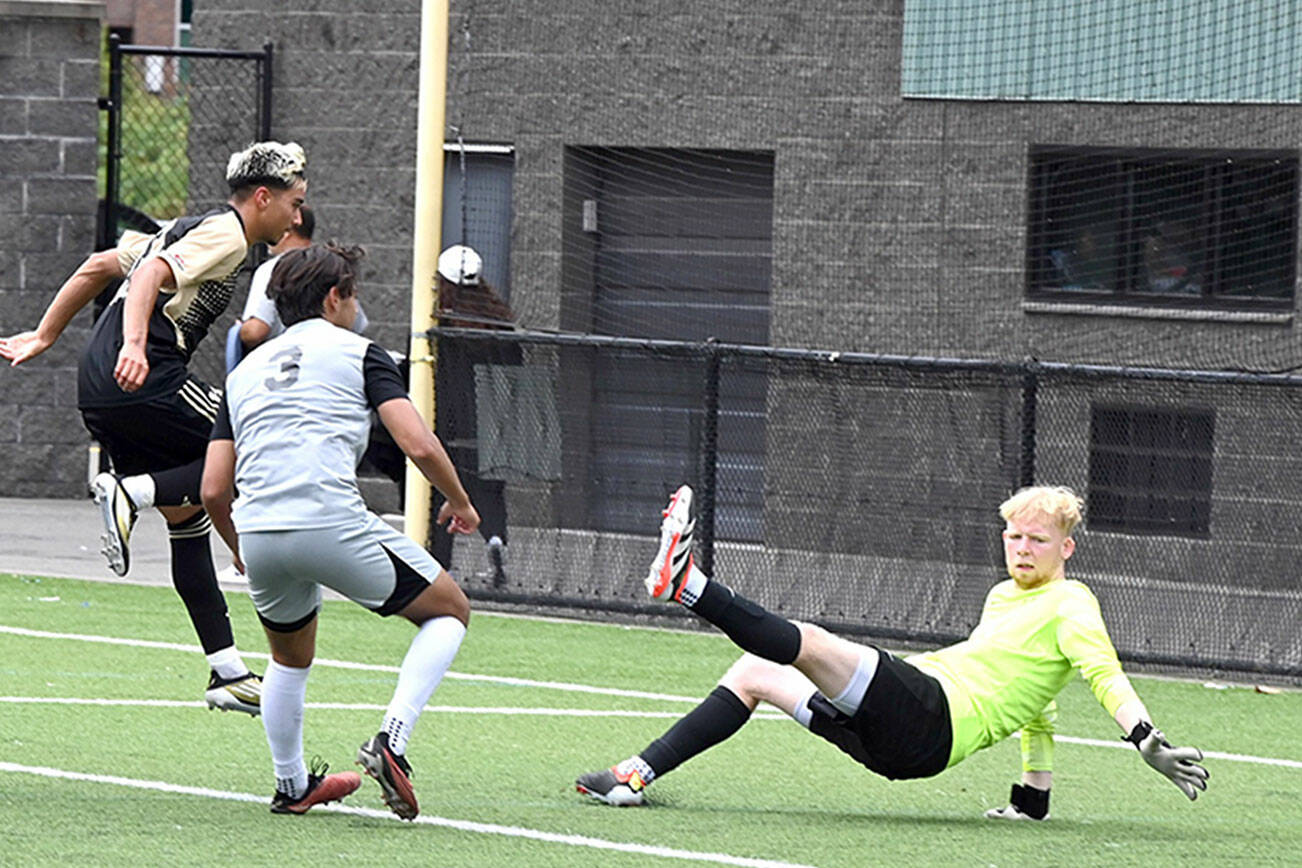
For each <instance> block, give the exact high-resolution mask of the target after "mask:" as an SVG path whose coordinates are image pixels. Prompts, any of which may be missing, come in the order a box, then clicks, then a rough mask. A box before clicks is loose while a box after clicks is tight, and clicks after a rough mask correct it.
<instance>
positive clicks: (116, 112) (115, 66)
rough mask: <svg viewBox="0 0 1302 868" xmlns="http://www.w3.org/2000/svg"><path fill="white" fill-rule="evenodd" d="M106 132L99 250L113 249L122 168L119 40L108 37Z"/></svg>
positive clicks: (114, 37) (120, 41)
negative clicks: (102, 222)
mask: <svg viewBox="0 0 1302 868" xmlns="http://www.w3.org/2000/svg"><path fill="white" fill-rule="evenodd" d="M108 84H109V92H108V124H107V127H108V130H107V135H106V136H105V138H106V141H105V143H104V145H105V147H104V150H105V161H106V164H105V166H104V227H103V233H104V234H103V237H101V238H100V249H101V250H108V249H109V248H111V247H116V246H117V241H118V196H119V190H118V187H119V184H120V178H121V164H122V39H121V37H119V36H118V35H117V34H116V33H112V34H109V82H108Z"/></svg>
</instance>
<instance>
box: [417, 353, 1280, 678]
mask: <svg viewBox="0 0 1302 868" xmlns="http://www.w3.org/2000/svg"><path fill="white" fill-rule="evenodd" d="M452 334H458V335H460V337H451V336H450V335H452ZM492 340H497V341H502V340H505V341H519V342H521V343H523V354H522V364H519V365H493V364H485V365H478V366H476V367H475V374H474V380H475V389H476V396H477V404H478V422H477V429H478V431H477V433H478V449H477V457H476V458H475V460H474V463H473V465H469V464H466V463H465V461H464V460H463V466H462V468H461V470H462V473H463V475H467V474H472V475H473V474H477V475H479V476H487V477H491V478H494V479H500V480H501V481H502V482H503V483H504V485H503V488H502V490H503V496H504V505H505V512H506V516H507V518H506V526H507V528H508V529H509V545H508V549H507V550H508V560H507V565H506V578H505V581H500V580H499V581H495V580H494V579H493V576H492V573H491V571H490V570H489V569H488V561H487V556H486V553H485V551H483V543H482V541H481V540H480V539H479V538H478V537H475V538H459V539H458V540H457V541H456V545H455V547H454V552H453V564H452V567H453V571H454V573H455V574H456V575H457V576H458V578H459V579H460V580H462V581H463V582H464V583H465V584H466V586H467V587H468V588H469V589H470V590H471V591H472V592H474V593H475V594H476V595H478V596H481V597H488V598H497V599H502V600H516V601H530V602H536V603H542V604H546V605H564V606H578V607H584V608H593V609H603V610H612V611H654V612H656V613H658V614H663V613H665V611H666V610H665V609H664V608H663V607H660V606H658V605H656V606H651V605H650V604H649V602H648V601H647V599H646V597H645V595H644V592H643V589H642V583H641V580H642V578H643V577H644V576H645V574H646V570H647V567H648V564H649V562H650V559H651V557H652V556H653V554H654V550H655V547H656V535H657V532H658V525H659V520H660V509H662V508H663V505H664V503H665V502H666V501H667V499H668V496H669V494H670V493H671V492H672V491H673V490H674V488H676V487H677V486H678V485H679V484H681V483H682V482H689V483H691V484H692V485H693V486H694V487H695V488H696V490H697V504H698V521H697V538H698V540H699V544H698V548H697V552H696V556H697V559H698V562H699V563H701V564H702V565H703V566H704V567H705V568H707V570H713V571H714V572H716V573H717V575H718V576H719V577H720V578H721V579H723V580H725V581H726V582H728V583H729V584H731V585H733V586H734V587H736V588H737V589H738V590H740V591H742V592H743V593H746V594H747V595H749V596H752V597H754V598H755V599H756V600H758V601H760V602H762V603H763V604H764V605H766V606H769V607H771V608H773V609H774V610H776V611H778V612H781V613H783V614H784V615H788V616H791V617H798V618H803V619H809V620H814V621H817V622H820V623H823V624H826V625H828V626H831V627H834V628H836V629H839V630H843V631H846V632H851V633H857V634H863V635H869V636H875V637H880V638H885V639H891V638H895V639H908V640H919V641H936V642H947V641H954V640H958V639H961V638H963V637H965V636H966V635H967V633H968V632H969V631H970V630H971V629H972V628H973V627H974V626H975V624H976V620H977V618H978V616H979V614H980V608H981V603H982V600H983V599H984V596H985V594H986V592H987V591H988V589H989V588H990V586H991V585H993V584H994V583H995V582H997V581H999V580H1001V579H1002V578H1004V576H1005V574H1004V571H1003V567H1002V554H1001V546H1000V541H999V532H1000V530H1001V529H1002V521H1001V520H1000V518H999V517H998V514H997V508H998V505H999V503H1000V502H1001V501H1002V500H1003V499H1004V498H1005V497H1007V496H1008V495H1009V494H1010V493H1012V492H1013V491H1014V490H1015V489H1016V488H1017V487H1019V485H1020V484H1021V483H1022V481H1024V480H1027V479H1034V481H1036V482H1041V483H1049V484H1062V485H1068V486H1071V487H1072V488H1074V489H1075V490H1076V491H1077V492H1078V493H1080V494H1081V495H1082V496H1083V497H1085V499H1086V501H1087V520H1086V524H1085V526H1084V527H1083V528H1082V529H1081V530H1080V531H1079V532H1078V534H1077V537H1078V542H1079V546H1078V548H1077V554H1076V555H1075V556H1074V557H1073V559H1072V560H1071V561H1070V563H1069V569H1068V573H1069V577H1072V578H1078V579H1081V580H1083V581H1085V582H1087V583H1088V584H1089V585H1090V586H1091V587H1092V588H1093V589H1094V591H1095V593H1096V594H1097V595H1098V597H1099V599H1100V602H1101V604H1102V606H1103V609H1104V614H1105V617H1106V618H1107V619H1108V622H1109V624H1110V626H1111V629H1112V632H1113V638H1114V640H1115V641H1116V644H1117V647H1118V651H1119V652H1120V654H1121V655H1122V656H1123V658H1126V659H1131V660H1142V661H1149V662H1155V663H1168V664H1176V665H1199V666H1211V667H1224V668H1237V669H1257V670H1262V671H1270V672H1279V673H1292V674H1298V673H1302V637H1299V635H1298V633H1297V629H1296V628H1297V624H1298V623H1299V620H1300V618H1302V583H1300V582H1299V579H1298V575H1297V571H1296V568H1295V566H1294V564H1295V563H1296V560H1297V548H1298V547H1299V546H1300V545H1302V498H1299V497H1298V495H1297V494H1296V493H1295V486H1293V485H1291V483H1290V480H1291V479H1292V478H1293V473H1294V465H1295V464H1296V463H1297V459H1296V458H1295V457H1294V455H1293V448H1292V445H1291V442H1290V440H1291V438H1287V437H1284V436H1282V435H1281V434H1278V433H1273V432H1281V431H1289V430H1295V429H1296V427H1297V426H1298V424H1299V422H1300V421H1302V389H1299V387H1300V386H1302V381H1294V380H1291V379H1289V378H1285V377H1253V376H1247V375H1244V376H1241V377H1236V376H1234V375H1228V374H1219V375H1204V374H1198V373H1196V372H1188V373H1187V374H1185V375H1178V374H1173V373H1171V372H1144V371H1125V370H1120V369H1105V368H1089V367H1083V366H1082V367H1073V366H1067V365H1036V364H1028V365H1025V366H1023V365H1007V364H992V363H961V362H955V361H942V360H931V361H929V360H925V359H890V358H884V357H872V356H865V355H840V356H833V355H831V354H827V353H805V352H796V351H789V352H785V351H775V350H763V349H759V348H738V347H731V346H726V345H717V344H713V345H712V344H674V343H670V342H639V341H633V340H610V339H606V340H603V339H600V338H591V337H565V336H540V335H531V336H516V337H514V338H513V337H510V336H506V337H503V336H500V335H499V336H497V337H484V336H479V337H475V336H474V333H472V332H454V331H451V330H449V331H448V332H447V334H445V336H443V337H441V338H440V339H439V343H440V346H441V347H447V348H453V347H455V346H456V345H458V344H471V343H479V342H483V341H492ZM624 368H626V369H629V370H636V371H640V372H641V373H640V376H643V377H647V378H651V379H656V380H660V381H663V382H666V383H667V382H669V381H674V382H675V383H676V385H677V386H678V387H679V388H678V390H677V393H678V394H681V392H682V388H681V387H682V386H684V384H694V386H695V388H696V394H697V395H698V396H699V400H698V401H697V402H696V403H695V404H694V405H690V404H689V405H684V406H679V405H673V406H668V405H666V406H663V407H654V406H645V407H628V406H624V407H611V406H610V405H609V403H603V401H604V399H603V397H602V394H601V390H600V387H599V383H600V382H601V380H602V378H603V377H607V376H610V375H611V372H612V371H616V370H619V369H624ZM715 390H717V394H716V393H715ZM1212 407H1214V408H1215V411H1214V412H1213V411H1212V410H1211V409H1209V408H1212ZM447 412H452V410H451V409H448V410H447ZM447 423H448V420H447V419H446V418H445V419H443V420H442V421H441V422H440V424H441V425H443V424H447ZM463 458H464V456H463ZM1263 471H1265V472H1263ZM437 532H439V531H436V533H437Z"/></svg>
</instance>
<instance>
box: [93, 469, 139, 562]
mask: <svg viewBox="0 0 1302 868" xmlns="http://www.w3.org/2000/svg"><path fill="white" fill-rule="evenodd" d="M104 476H108V474H101V475H100V476H98V477H96V478H95V483H94V484H93V485H92V486H91V491H92V493H93V494H94V497H95V505H96V506H98V507H99V514H100V520H101V521H103V523H104V532H103V533H102V534H100V535H99V540H100V544H101V545H100V550H99V551H100V554H102V555H103V556H104V558H105V560H107V561H108V565H109V569H110V570H112V571H113V573H114V574H115V575H118V576H125V575H126V574H127V571H128V570H129V569H130V568H131V547H130V545H129V540H128V539H127V538H126V537H129V536H130V534H131V528H127V531H126V534H125V535H124V534H123V533H122V532H121V530H120V528H119V525H118V519H117V508H116V504H115V502H114V501H115V499H116V496H117V483H116V480H115V481H114V483H113V488H107V486H106V484H105V483H104V482H103V481H102V480H103V477H104ZM109 478H110V479H112V477H109ZM106 488H107V490H106Z"/></svg>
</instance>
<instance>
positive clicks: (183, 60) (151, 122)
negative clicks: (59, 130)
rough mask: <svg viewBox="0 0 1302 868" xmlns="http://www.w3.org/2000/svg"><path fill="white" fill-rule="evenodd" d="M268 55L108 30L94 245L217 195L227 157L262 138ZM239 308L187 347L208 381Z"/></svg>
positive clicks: (220, 364)
mask: <svg viewBox="0 0 1302 868" xmlns="http://www.w3.org/2000/svg"><path fill="white" fill-rule="evenodd" d="M271 61H272V47H271V45H270V44H268V45H266V46H264V47H263V49H262V50H261V51H222V50H216V49H200V48H162V47H158V46H146V45H122V44H120V43H119V42H118V40H117V38H116V37H111V38H110V40H109V52H108V79H109V80H108V88H109V96H108V100H107V107H108V111H107V118H106V125H107V126H106V129H105V136H104V140H105V143H106V148H105V150H106V155H105V200H104V205H103V214H102V217H103V219H102V220H101V226H100V239H99V246H100V247H101V248H107V247H112V246H113V245H114V244H115V243H116V242H117V239H118V238H119V237H120V236H121V233H122V232H123V231H124V230H127V229H134V230H136V231H140V232H153V231H155V230H156V229H157V227H158V226H159V225H161V224H162V223H164V222H165V221H168V220H173V219H175V218H177V217H181V216H184V215H187V214H201V213H203V212H204V211H208V210H210V209H212V208H217V207H220V206H221V205H222V204H223V203H224V202H226V199H227V196H228V193H229V191H228V190H227V188H226V161H227V159H228V158H229V157H230V155H231V154H232V153H234V152H235V151H238V150H240V149H241V148H244V147H246V146H247V145H248V144H249V143H250V142H253V141H257V140H260V139H266V138H269V137H270V130H271V93H272V90H271ZM259 252H260V251H255V255H254V256H253V257H251V258H250V259H249V260H248V262H246V265H245V268H246V269H251V268H252V266H253V265H255V264H256V261H258V260H257V256H258V253H259ZM244 282H245V283H247V277H245V278H244ZM108 300H109V299H108V297H105V298H103V299H102V302H103V304H107V302H108ZM238 313H239V311H238V310H234V311H232V310H228V311H226V313H225V314H224V315H222V316H220V317H218V319H217V321H216V322H215V323H214V324H213V326H212V329H211V334H210V335H209V337H208V339H206V340H204V341H203V342H202V343H201V344H200V345H199V347H198V349H197V350H196V352H195V355H194V357H193V360H192V362H191V369H192V370H193V371H194V372H195V373H196V374H198V375H199V376H200V377H201V378H203V379H204V380H207V381H208V382H210V383H220V382H221V381H222V380H223V378H224V377H225V353H224V349H223V337H224V335H225V333H226V330H227V329H228V328H229V327H230V325H231V323H232V322H234V319H235V316H236V314H238Z"/></svg>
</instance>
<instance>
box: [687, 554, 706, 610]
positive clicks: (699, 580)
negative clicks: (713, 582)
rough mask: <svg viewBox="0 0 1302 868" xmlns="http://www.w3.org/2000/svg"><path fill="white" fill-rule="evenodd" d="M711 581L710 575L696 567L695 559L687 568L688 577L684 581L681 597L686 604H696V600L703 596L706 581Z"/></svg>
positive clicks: (689, 605)
mask: <svg viewBox="0 0 1302 868" xmlns="http://www.w3.org/2000/svg"><path fill="white" fill-rule="evenodd" d="M708 581H710V577H709V576H707V575H706V574H705V573H703V572H701V571H700V570H699V569H697V567H696V560H695V559H693V560H692V563H691V565H690V566H689V567H688V568H687V579H686V580H685V581H684V582H683V592H682V594H681V595H679V599H680V600H681V601H682V603H683V605H684V606H688V607H691V606H694V605H696V601H697V600H699V599H700V598H701V592H703V591H704V590H705V583H706V582H708Z"/></svg>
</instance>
